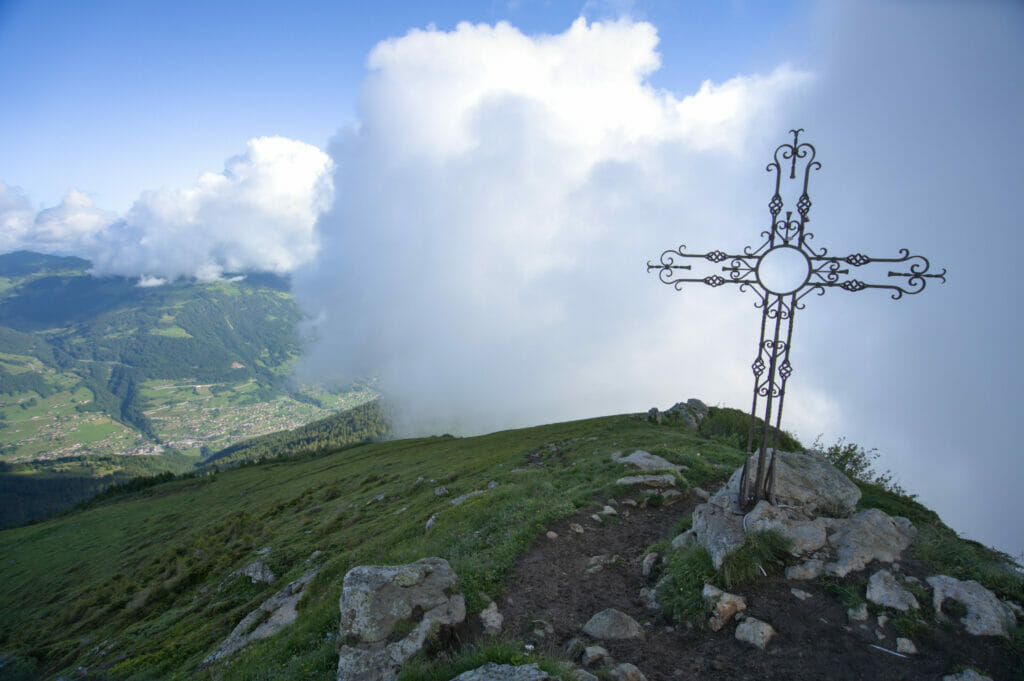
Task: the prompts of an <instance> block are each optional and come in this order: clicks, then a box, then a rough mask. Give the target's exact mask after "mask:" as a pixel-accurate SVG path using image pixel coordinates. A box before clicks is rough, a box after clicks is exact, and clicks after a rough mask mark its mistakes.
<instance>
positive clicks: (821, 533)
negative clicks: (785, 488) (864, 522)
mask: <svg viewBox="0 0 1024 681" xmlns="http://www.w3.org/2000/svg"><path fill="white" fill-rule="evenodd" d="M801 516H802V514H801V513H800V512H799V511H797V510H793V509H784V508H778V507H777V506H772V505H771V504H770V503H769V502H768V501H767V500H764V499H762V500H761V501H759V502H758V503H757V506H755V507H754V508H753V509H752V510H751V511H750V513H748V514H747V515H746V517H745V518H744V519H743V526H744V527H746V529H747V532H764V531H766V530H776V531H777V532H779V533H780V534H782V536H784V537H786V538H787V539H789V540H790V541H791V542H793V549H792V553H793V555H794V556H803V555H806V554H809V553H813V552H815V551H817V550H818V549H820V548H821V547H823V546H824V545H825V542H826V541H827V540H828V531H827V525H826V523H825V520H824V519H823V518H818V519H815V520H807V519H805V518H803V517H801Z"/></svg>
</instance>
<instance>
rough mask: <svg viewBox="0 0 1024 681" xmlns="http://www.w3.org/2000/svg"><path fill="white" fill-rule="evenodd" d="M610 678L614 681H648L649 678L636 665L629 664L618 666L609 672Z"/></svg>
mask: <svg viewBox="0 0 1024 681" xmlns="http://www.w3.org/2000/svg"><path fill="white" fill-rule="evenodd" d="M608 677H609V678H610V679H611V680H612V681H647V677H646V676H644V675H643V673H641V671H640V670H639V669H637V668H636V666H635V665H632V664H630V663H629V662H623V663H622V664H619V665H616V666H615V667H614V668H613V669H612V670H611V671H610V672H608Z"/></svg>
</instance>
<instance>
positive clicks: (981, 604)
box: [928, 575, 1017, 636]
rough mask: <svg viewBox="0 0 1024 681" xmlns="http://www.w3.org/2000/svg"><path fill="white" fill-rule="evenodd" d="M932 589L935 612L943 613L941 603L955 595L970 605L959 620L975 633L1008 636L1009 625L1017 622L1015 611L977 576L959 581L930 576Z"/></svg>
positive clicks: (976, 634) (941, 576)
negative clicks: (975, 578) (975, 579)
mask: <svg viewBox="0 0 1024 681" xmlns="http://www.w3.org/2000/svg"><path fill="white" fill-rule="evenodd" d="M928 584H930V585H931V587H932V589H933V595H932V598H933V602H932V605H933V606H934V608H935V614H936V615H937V616H939V617H942V616H943V615H942V603H943V602H944V601H945V600H946V599H947V598H949V599H952V600H954V601H957V602H959V603H961V604H963V606H964V607H966V608H967V615H966V616H965V617H964V618H963V619H961V620H960V623H961V624H963V625H964V628H965V629H966V630H967V633H968V634H974V635H975V636H1009V635H1010V628H1011V627H1013V626H1014V625H1015V624H1016V623H1017V619H1016V617H1015V616H1014V614H1013V611H1012V610H1011V609H1010V608H1009V606H1007V605H1006V604H1005V603H1003V602H1002V601H1000V600H999V599H998V598H996V595H995V594H994V593H992V592H991V591H989V590H988V589H986V588H985V587H983V586H982V585H981V584H979V583H978V582H975V581H974V580H969V581H960V580H959V579H956V578H954V577H948V576H946V575H936V576H934V577H929V578H928Z"/></svg>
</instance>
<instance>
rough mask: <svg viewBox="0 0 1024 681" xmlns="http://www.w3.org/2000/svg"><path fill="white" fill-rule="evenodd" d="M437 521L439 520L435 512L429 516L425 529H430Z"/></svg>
mask: <svg viewBox="0 0 1024 681" xmlns="http://www.w3.org/2000/svg"><path fill="white" fill-rule="evenodd" d="M436 521H437V514H436V513H435V514H434V515H432V516H430V517H429V518H427V524H426V526H425V527H424V529H425V530H430V528H431V527H433V526H434V523H435V522H436Z"/></svg>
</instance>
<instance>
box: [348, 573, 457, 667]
mask: <svg viewBox="0 0 1024 681" xmlns="http://www.w3.org/2000/svg"><path fill="white" fill-rule="evenodd" d="M456 581H457V577H456V575H455V571H454V570H452V568H451V566H450V565H449V564H448V561H446V560H444V559H443V558H423V559H422V560H418V561H416V562H415V563H410V564H408V565H363V566H360V567H356V568H352V569H351V570H349V572H348V574H346V575H345V579H344V581H343V583H342V591H341V601H340V607H341V630H340V635H339V641H340V644H341V650H340V652H339V656H338V675H337V678H338V681H385V679H387V680H390V679H392V678H394V677H395V676H396V675H397V673H398V671H399V669H400V668H401V666H402V664H403V663H404V662H405V661H406V660H408V659H409V658H410V657H412V656H413V655H414V654H416V652H418V651H419V650H420V649H421V648H422V647H423V643H424V641H426V639H427V636H429V635H430V634H432V633H435V632H436V631H438V630H439V629H441V628H443V627H450V626H453V625H456V624H458V623H460V622H462V621H463V620H464V619H465V617H466V606H465V601H464V600H463V597H462V594H459V593H456V592H455V584H456Z"/></svg>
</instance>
